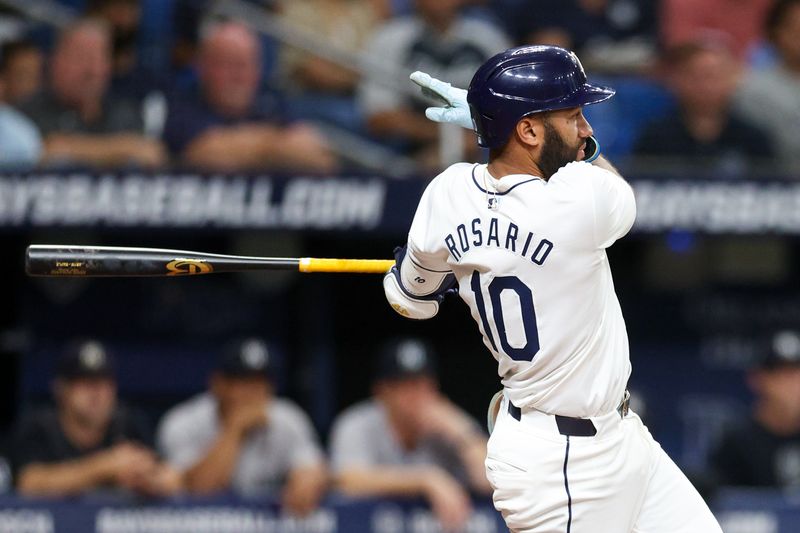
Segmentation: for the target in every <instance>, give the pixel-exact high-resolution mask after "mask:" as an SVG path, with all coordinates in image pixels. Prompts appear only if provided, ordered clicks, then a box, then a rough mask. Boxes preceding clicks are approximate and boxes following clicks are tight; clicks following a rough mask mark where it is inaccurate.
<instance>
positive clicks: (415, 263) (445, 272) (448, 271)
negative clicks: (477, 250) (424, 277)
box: [408, 257, 452, 274]
mask: <svg viewBox="0 0 800 533" xmlns="http://www.w3.org/2000/svg"><path fill="white" fill-rule="evenodd" d="M408 260H409V261H411V262H412V263H414V266H416V267H417V268H421V269H422V270H427V271H428V272H433V273H434V274H449V273H450V272H452V270H431V269H430V268H425V267H424V266H422V265H420V264H419V263H417V262H416V261H414V260H413V259H411V258H410V257H409V258H408Z"/></svg>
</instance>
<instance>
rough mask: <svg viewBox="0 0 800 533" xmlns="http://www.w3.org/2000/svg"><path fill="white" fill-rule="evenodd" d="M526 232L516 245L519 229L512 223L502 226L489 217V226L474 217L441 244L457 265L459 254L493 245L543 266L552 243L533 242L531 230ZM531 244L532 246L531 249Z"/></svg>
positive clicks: (542, 240) (533, 236) (540, 240)
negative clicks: (523, 239) (523, 241)
mask: <svg viewBox="0 0 800 533" xmlns="http://www.w3.org/2000/svg"><path fill="white" fill-rule="evenodd" d="M467 227H469V233H468V230H467ZM484 232H485V233H484ZM527 233H528V234H527V236H526V237H525V243H524V244H522V245H521V246H519V245H518V242H519V243H522V239H520V238H519V235H520V231H519V226H517V225H516V224H514V223H513V222H508V225H501V223H500V221H499V220H498V219H497V218H496V217H492V218H490V219H489V221H488V223H487V222H486V221H484V220H482V219H481V218H474V219H472V221H471V222H470V223H469V224H459V225H458V226H457V227H456V229H455V231H453V232H451V233H448V234H447V236H446V237H445V238H444V243H445V246H446V247H447V250H448V251H449V252H450V255H451V256H452V257H453V259H454V260H455V261H456V262H460V261H461V256H462V254H465V253H467V252H468V251H469V250H470V249H471V248H472V247H476V248H478V247H481V246H487V247H488V246H492V245H494V246H495V247H497V248H501V247H502V248H505V249H506V250H508V251H510V252H514V253H518V254H519V255H521V256H522V257H524V258H529V259H530V260H531V261H532V262H534V263H536V264H537V265H542V264H544V262H545V261H546V260H547V257H548V256H549V255H550V252H551V251H552V250H553V243H552V242H550V241H549V240H547V239H534V238H535V237H536V235H535V234H534V233H533V232H531V231H528V232H527ZM454 235H455V237H454ZM484 235H485V239H484ZM501 243H502V244H501ZM534 244H535V246H532V245H534ZM518 250H519V251H518ZM531 250H532V251H531ZM529 254H530V255H529Z"/></svg>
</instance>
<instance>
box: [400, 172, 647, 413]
mask: <svg viewBox="0 0 800 533" xmlns="http://www.w3.org/2000/svg"><path fill="white" fill-rule="evenodd" d="M635 216H636V205H635V201H634V197H633V191H632V189H631V187H630V186H629V185H628V184H627V183H626V182H625V181H624V180H623V179H622V178H620V177H619V176H617V175H616V174H614V173H612V172H609V171H607V170H604V169H602V168H600V167H597V166H593V165H591V164H588V163H584V162H573V163H570V164H568V165H566V166H564V167H563V168H561V169H560V170H559V171H558V172H556V173H555V174H554V175H553V176H552V177H551V178H550V180H549V181H544V180H543V179H541V178H538V177H535V176H530V175H509V176H504V177H502V178H500V179H495V178H493V177H491V176H490V175H489V174H488V171H487V167H486V165H477V164H468V163H458V164H455V165H453V166H451V167H450V168H448V169H447V170H445V171H444V172H442V173H441V174H440V175H439V176H437V177H436V178H435V179H434V180H433V181H432V182H431V183H430V185H429V186H428V187H427V189H426V190H425V193H424V194H423V196H422V199H421V201H420V204H419V207H418V209H417V212H416V215H415V217H414V222H413V224H412V226H411V230H410V232H409V237H408V251H407V255H406V258H405V260H404V261H403V263H402V265H401V270H400V273H401V277H402V282H403V286H404V288H405V289H406V290H407V291H408V292H409V293H411V294H412V295H417V296H422V295H427V294H431V293H433V292H435V291H436V289H438V288H439V286H440V285H441V283H442V282H443V279H444V277H445V276H446V275H447V274H449V273H451V272H452V273H453V274H454V275H455V277H456V279H457V280H458V285H459V293H460V295H461V298H462V299H463V300H464V301H465V302H466V303H467V304H468V305H469V307H470V309H471V311H472V317H473V318H474V319H475V321H476V322H477V324H478V327H479V328H480V331H481V333H482V334H483V340H484V343H485V344H486V346H487V348H489V350H490V351H491V352H492V354H493V355H494V357H495V358H496V359H497V361H498V363H499V369H498V373H499V375H500V377H501V378H502V382H503V385H504V387H505V390H506V395H507V396H508V398H509V399H510V400H511V402H512V403H513V404H514V405H516V406H517V407H522V408H535V409H537V410H539V411H542V412H545V413H552V414H559V415H564V416H570V417H578V418H586V417H591V416H599V415H602V414H605V413H608V412H611V411H613V410H614V409H616V407H617V406H618V404H619V402H620V400H621V398H622V395H623V392H624V390H625V385H626V383H627V380H628V376H629V375H630V370H631V365H630V358H629V352H628V337H627V332H626V330H625V322H624V320H623V318H622V313H621V310H620V306H619V302H618V300H617V297H616V294H615V292H614V282H613V280H612V277H611V270H610V268H609V264H608V258H607V257H606V252H605V249H606V248H608V247H609V246H610V245H611V244H612V243H613V242H614V241H616V240H617V239H619V238H620V237H622V236H623V235H625V234H626V233H627V232H628V230H629V229H630V227H631V226H632V224H633V221H634V218H635Z"/></svg>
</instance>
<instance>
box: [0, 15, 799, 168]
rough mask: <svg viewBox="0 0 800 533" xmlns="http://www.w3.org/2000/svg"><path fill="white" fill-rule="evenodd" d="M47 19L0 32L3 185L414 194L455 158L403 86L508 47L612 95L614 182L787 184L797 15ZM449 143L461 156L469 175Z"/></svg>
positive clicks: (794, 146) (468, 70)
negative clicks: (348, 179)
mask: <svg viewBox="0 0 800 533" xmlns="http://www.w3.org/2000/svg"><path fill="white" fill-rule="evenodd" d="M35 3H36V2H35V1H33V2H31V4H35ZM62 3H64V4H65V5H67V6H68V7H71V8H72V9H73V10H74V14H75V16H74V17H73V18H72V20H71V21H69V22H64V21H63V20H61V19H59V20H58V21H55V20H54V21H53V25H52V27H51V26H48V25H46V24H45V25H43V24H42V23H40V22H37V23H33V22H31V21H29V20H28V19H26V18H25V17H24V14H19V13H15V12H13V11H7V12H6V13H4V14H3V15H4V18H6V19H11V20H16V21H17V22H18V23H17V24H6V25H5V26H4V28H5V29H4V30H0V41H2V50H0V102H1V103H0V162H2V164H3V165H5V166H7V167H17V168H18V167H27V168H30V167H33V166H40V167H54V166H60V167H63V166H69V167H94V168H120V167H123V168H125V167H135V168H142V169H161V168H165V167H175V166H178V167H184V168H187V167H188V168H194V169H199V170H203V171H248V170H256V169H258V170H260V169H265V170H290V171H304V172H312V173H322V174H325V173H332V172H336V171H342V170H350V169H357V168H364V167H367V168H369V167H370V166H372V167H373V169H376V168H374V167H375V160H376V156H375V155H376V154H377V156H378V157H377V159H378V160H379V161H381V162H382V164H383V165H385V166H387V167H388V166H392V165H393V164H394V163H395V162H396V161H404V162H411V164H412V165H413V166H412V167H411V168H415V169H417V170H418V171H419V172H420V173H423V174H426V175H429V174H430V172H431V171H434V170H435V169H437V168H439V167H441V166H442V165H443V164H445V163H447V161H445V160H443V155H442V154H443V153H444V152H446V150H443V149H442V146H440V145H441V143H443V142H447V143H453V142H454V139H453V136H452V135H450V136H449V137H448V136H446V135H445V134H443V133H442V131H441V128H440V127H439V126H438V125H436V124H433V123H431V122H429V121H427V120H426V119H425V117H424V114H423V110H424V108H425V107H426V105H430V102H427V101H425V100H424V99H423V98H421V97H419V96H417V95H416V94H415V92H414V90H413V89H412V87H411V84H410V83H409V82H408V80H407V76H408V74H409V73H410V72H412V71H414V70H424V71H427V72H428V73H430V74H432V75H433V76H436V77H439V78H442V79H444V80H446V81H450V82H452V83H453V84H455V85H459V86H462V87H466V86H467V85H468V83H469V81H470V78H471V76H472V73H473V72H474V71H475V69H476V68H477V66H479V65H480V64H481V63H482V62H483V61H485V60H486V59H487V58H488V57H490V56H492V55H493V54H495V53H497V52H500V51H502V50H504V49H506V48H508V47H510V46H514V45H521V44H557V45H561V46H564V47H567V48H570V49H573V50H575V51H576V52H577V53H578V55H579V57H581V59H582V60H583V62H584V65H585V66H586V68H587V70H589V71H590V76H594V77H595V78H598V79H600V81H604V82H608V84H609V85H612V86H614V85H618V86H619V88H620V91H619V93H618V95H617V97H616V98H615V99H614V100H612V101H611V102H609V103H608V104H605V105H606V106H610V107H607V109H606V111H598V112H597V113H598V114H595V115H592V114H590V120H592V121H593V125H594V126H595V131H596V133H597V134H598V136H599V137H600V141H601V143H604V134H605V143H604V146H605V147H606V148H607V149H608V152H607V153H609V154H610V155H612V156H616V157H617V159H618V160H619V161H620V162H621V163H623V164H625V163H628V164H630V165H631V166H634V167H636V168H645V169H658V168H662V166H664V165H668V164H669V163H670V162H677V163H678V164H680V165H682V166H683V167H685V166H686V165H687V164H689V165H691V168H693V169H700V171H704V172H710V173H712V174H715V175H725V176H748V175H754V174H759V173H762V174H763V173H765V172H773V173H774V172H778V173H783V174H786V173H790V172H792V171H793V170H794V169H796V168H797V167H800V155H798V154H800V135H797V134H796V131H795V130H796V128H795V127H794V125H795V124H797V123H798V121H800V41H798V39H797V38H796V35H797V34H798V33H799V32H800V0H639V1H635V0H391V1H390V0H261V1H258V0H232V1H231V2H224V3H217V2H210V1H200V0H198V1H189V0H169V1H167V2H159V3H153V2H150V3H144V2H141V1H139V0H62ZM220 5H222V6H223V7H224V9H223V10H222V11H224V12H222V11H221V10H220V7H219V6H220ZM153 6H159V8H158V9H159V10H158V12H154V8H153ZM148 9H149V11H148ZM45 18H46V17H45ZM463 133H464V139H463V141H459V139H458V138H456V139H455V142H456V144H457V145H459V146H461V148H462V153H461V156H462V157H465V158H468V159H476V158H480V157H482V154H480V153H479V152H478V151H477V147H476V146H475V142H474V135H473V134H472V133H471V132H463ZM620 139H622V140H620ZM378 166H380V165H378ZM376 170H379V168H377V169H376Z"/></svg>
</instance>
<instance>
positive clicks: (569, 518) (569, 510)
mask: <svg viewBox="0 0 800 533" xmlns="http://www.w3.org/2000/svg"><path fill="white" fill-rule="evenodd" d="M568 462H569V435H567V451H566V453H565V454H564V487H565V488H566V489H567V513H568V515H567V533H570V531H571V530H572V495H571V494H570V493H569V479H568V478H567V463H568Z"/></svg>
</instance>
